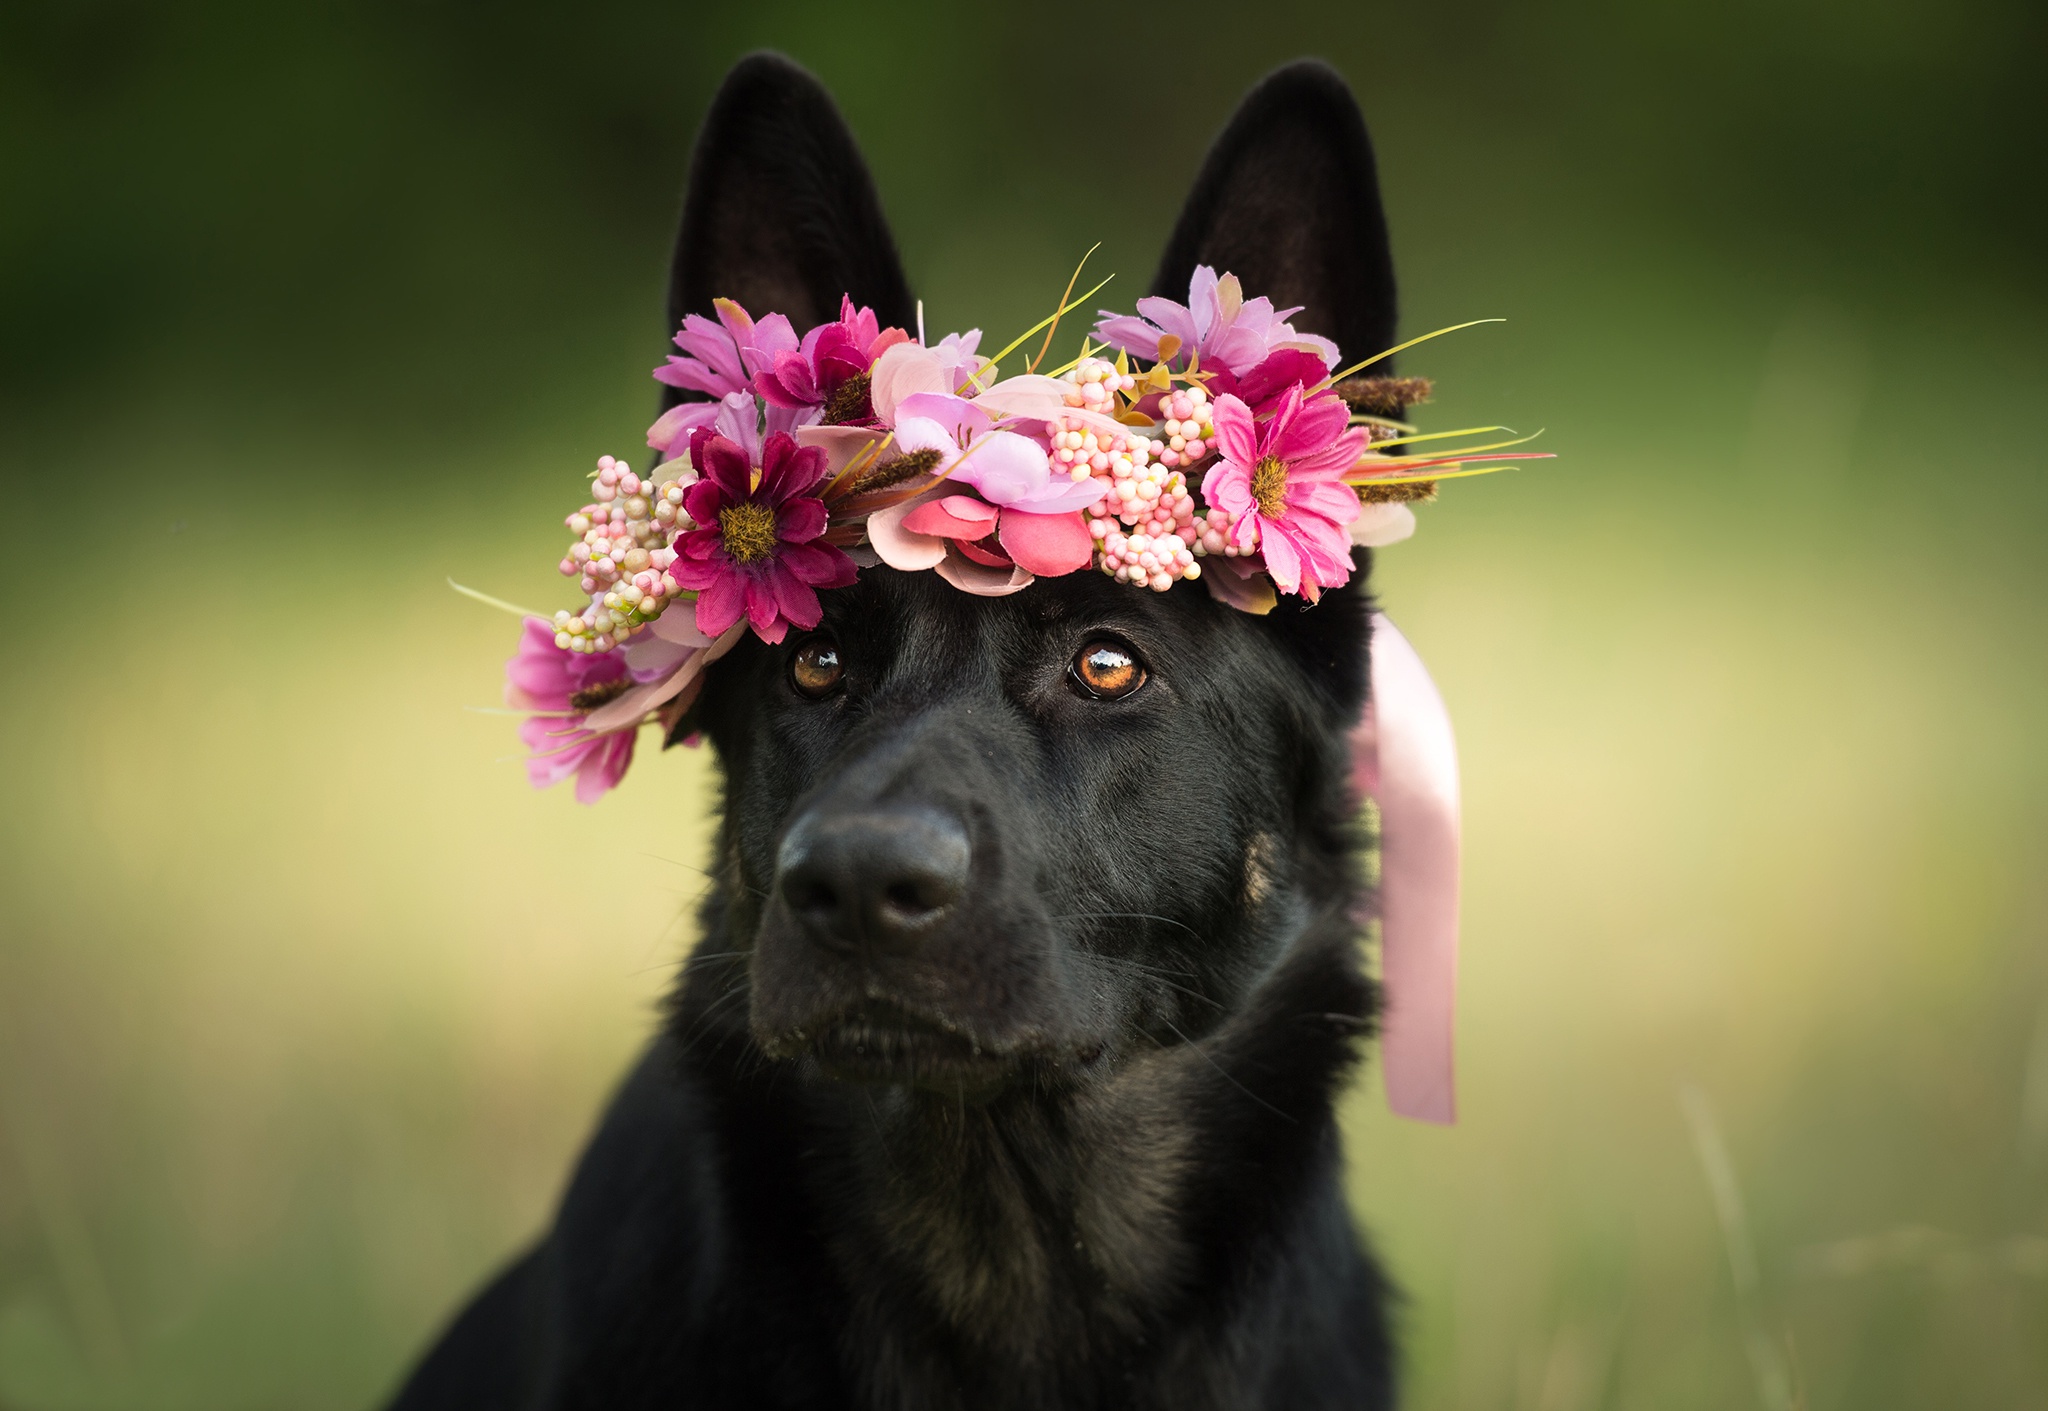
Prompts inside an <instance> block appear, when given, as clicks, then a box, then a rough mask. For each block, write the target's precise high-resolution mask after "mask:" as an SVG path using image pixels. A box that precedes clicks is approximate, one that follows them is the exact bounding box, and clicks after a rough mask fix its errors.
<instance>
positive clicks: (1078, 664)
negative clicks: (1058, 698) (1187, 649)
mask: <svg viewBox="0 0 2048 1411" xmlns="http://www.w3.org/2000/svg"><path fill="white" fill-rule="evenodd" d="M1067 680H1069V681H1070V682H1072V683H1073V686H1074V689H1075V690H1076V691H1079V692H1080V693H1081V694H1082V695H1084V696H1092V697H1094V698H1095V699H1096V700H1098V701H1114V700H1121V699H1122V698H1123V697H1125V696H1128V695H1129V694H1130V693H1131V692H1133V691H1135V690H1137V689H1138V688H1139V687H1140V686H1142V685H1144V684H1145V663H1143V662H1142V661H1139V660H1138V658H1137V657H1136V656H1135V655H1134V654H1133V653H1132V652H1131V649H1130V648H1129V647H1126V646H1125V645H1124V644H1123V643H1121V642H1113V641H1110V640H1109V639H1108V638H1106V637H1098V638H1096V639H1095V640H1094V641H1092V642H1090V643H1089V644H1088V645H1087V646H1085V647H1083V648H1081V650H1080V651H1078V652H1076V653H1075V654H1074V662H1073V665H1071V666H1069V667H1068V668H1067Z"/></svg>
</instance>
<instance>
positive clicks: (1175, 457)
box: [1159, 387, 1216, 466]
mask: <svg viewBox="0 0 2048 1411" xmlns="http://www.w3.org/2000/svg"><path fill="white" fill-rule="evenodd" d="M1159 421H1160V427H1159V429H1160V431H1161V432H1162V433H1163V435H1164V443H1163V444H1162V445H1161V447H1160V449H1159V459H1160V461H1161V463H1162V464H1165V465H1170V466H1172V465H1183V466H1184V465H1193V464H1195V462H1197V461H1199V460H1201V459H1202V457H1204V456H1206V455H1208V454H1209V453H1210V452H1211V451H1213V450H1214V449H1215V447H1216V421H1215V407H1214V406H1213V405H1212V404H1211V403H1210V401H1209V393H1208V391H1207V390H1206V389H1204V388H1202V387H1176V388H1174V389H1173V391H1171V392H1169V393H1166V394H1164V395H1162V396H1161V397H1160V399H1159Z"/></svg>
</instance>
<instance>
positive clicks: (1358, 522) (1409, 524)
mask: <svg viewBox="0 0 2048 1411" xmlns="http://www.w3.org/2000/svg"><path fill="white" fill-rule="evenodd" d="M1414 532H1415V511H1414V510H1412V509H1410V508H1409V507H1408V506H1406V505H1400V504H1374V505H1361V506H1359V512H1358V518H1356V519H1354V520H1352V521H1351V542H1352V543H1354V544H1362V545H1364V546H1365V547H1366V548H1368V549H1381V548H1385V547H1386V546H1387V545H1388V544H1398V543H1400V542H1401V541H1402V540H1403V539H1406V538H1407V537H1408V536H1409V535H1411V534H1413V533H1414Z"/></svg>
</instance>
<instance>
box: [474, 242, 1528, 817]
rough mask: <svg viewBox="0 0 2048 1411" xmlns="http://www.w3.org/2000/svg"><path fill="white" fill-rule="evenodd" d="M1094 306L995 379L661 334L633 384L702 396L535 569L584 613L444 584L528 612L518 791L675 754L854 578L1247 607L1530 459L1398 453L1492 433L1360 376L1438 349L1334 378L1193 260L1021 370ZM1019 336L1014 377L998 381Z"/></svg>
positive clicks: (777, 328) (687, 327) (724, 333)
mask: <svg viewBox="0 0 2048 1411" xmlns="http://www.w3.org/2000/svg"><path fill="white" fill-rule="evenodd" d="M1076 273H1077V277H1078V271H1077V272H1076ZM1101 287H1102V286H1101V285H1097V286H1096V289H1091V290H1089V291H1088V293H1087V294H1084V295H1082V296H1081V297H1080V298H1079V299H1072V300H1069V299H1067V298H1065V297H1063V298H1062V300H1061V303H1060V307H1059V308H1058V309H1057V310H1056V311H1055V312H1054V313H1053V314H1052V315H1051V316H1050V317H1049V318H1047V319H1045V320H1043V321H1041V322H1040V323H1039V324H1038V325H1037V326H1036V327H1034V328H1032V329H1030V330H1028V331H1027V332H1025V333H1024V334H1023V335H1022V336H1020V337H1019V338H1018V339H1016V340H1015V341H1014V342H1012V343H1011V344H1010V345H1009V346H1008V347H1007V348H1005V349H1003V350H1002V352H1000V353H998V354H996V355H995V356H994V357H983V356H981V355H980V354H979V352H978V351H977V349H978V347H979V345H980V341H981V330H979V329H973V330H970V331H969V332H967V333H964V334H963V333H949V334H947V335H946V336H945V337H943V338H941V339H939V340H938V341H937V342H936V343H932V342H928V341H927V340H926V339H925V337H924V329H923V309H922V306H920V308H919V312H918V322H919V328H918V331H917V335H916V336H915V337H913V336H912V335H911V334H910V333H909V332H908V331H907V330H905V329H901V328H886V329H885V328H882V327H881V326H880V324H879V321H878V320H877V319H876V317H875V314H874V311H873V310H871V309H865V308H856V307H855V306H854V303H853V301H852V299H850V298H843V299H842V300H841V303H840V313H839V318H838V320H837V321H836V322H833V323H827V324H822V325H820V326H819V327H817V328H813V329H812V330H811V331H810V332H808V333H806V334H804V335H803V336H802V337H801V338H799V337H798V336H797V333H796V331H795V329H794V328H793V327H792V326H791V324H790V321H789V320H788V319H787V318H786V317H784V316H783V315H781V314H779V313H771V314H767V315H764V316H763V317H760V318H758V319H757V318H755V317H753V316H751V315H750V314H748V313H747V311H746V310H745V309H743V308H741V307H740V306H739V305H738V304H736V303H734V302H732V301H731V300H729V299H720V300H717V301H715V305H714V308H715V312H716V315H717V317H716V318H715V319H711V318H704V317H701V316H699V315H696V314H692V315H690V316H689V317H687V318H685V319H684V320H683V326H682V328H681V329H680V330H679V331H678V332H677V333H676V335H675V343H676V346H677V347H678V348H679V349H680V350H681V352H680V355H671V356H670V357H669V359H668V362H667V364H666V365H665V366H663V367H659V368H656V369H655V370H654V377H655V379H656V380H657V381H659V382H663V383H666V384H667V385H669V386H671V387H675V388H679V389H682V390H683V391H685V392H692V393H698V394H702V397H703V399H702V400H692V401H686V402H683V403H681V404H680V405H678V406H675V407H672V408H670V409H669V410H668V411H667V412H665V413H663V414H662V416H661V418H660V419H659V420H657V421H656V422H655V423H654V425H653V426H652V427H650V428H649V430H648V433H647V444H648V445H649V446H650V447H652V448H653V449H654V450H656V451H657V452H659V453H660V454H661V456H662V457H663V459H662V461H661V463H660V464H659V465H658V466H657V467H656V468H655V469H653V470H651V471H650V472H649V473H648V474H646V475H641V474H638V473H636V472H635V471H634V470H633V468H632V467H631V466H630V465H628V464H626V463H625V462H624V461H619V460H614V459H613V458H612V457H610V456H604V457H602V458H600V459H599V461H598V462H597V469H596V471H595V473H594V475H593V477H592V479H593V483H592V486H591V492H590V493H591V501H590V503H588V504H585V505H584V506H582V507H581V508H580V509H578V510H577V511H575V513H573V514H571V515H569V516H568V518H567V519H566V520H565V523H566V525H567V527H568V529H569V532H570V533H571V534H572V535H573V536H575V537H574V539H573V540H572V542H571V543H570V545H569V548H568V552H567V553H566V554H565V555H564V556H563V558H562V560H561V563H560V564H559V568H560V571H561V573H562V575H563V576H564V577H565V578H573V579H575V580H576V583H577V587H578V588H579V590H580V591H581V592H582V593H583V594H584V595H585V598H586V599H587V605H586V606H584V607H581V608H579V609H578V610H576V611H574V612H571V611H568V610H563V611H560V612H557V613H555V614H554V615H553V617H552V618H551V619H550V618H548V617H544V616H542V615H540V614H538V613H527V612H525V611H524V610H522V609H518V608H511V606H510V605H509V604H504V603H499V602H497V600H496V599H491V598H486V597H485V595H483V594H480V593H475V592H474V591H473V590H470V589H463V588H460V585H456V586H457V587H458V589H460V591H463V592H465V593H469V594H470V595H471V596H473V597H478V598H482V599H484V600H485V601H488V602H491V603H493V604H495V605H497V606H500V607H507V608H509V609H510V610H511V611H514V612H518V613H519V614H520V615H521V616H522V617H524V618H525V630H524V633H523V635H522V637H521V639H520V646H519V654H518V655H517V656H515V657H514V658H512V660H511V661H510V662H509V663H507V666H506V677H507V684H506V698H507V702H508V704H510V705H511V706H512V707H514V708H515V709H516V710H518V711H520V712H521V713H524V714H526V715H527V716H528V718H527V720H526V721H525V723H524V725H523V726H522V727H521V732H520V733H521V737H522V738H523V739H524V741H525V742H526V745H527V747H528V748H529V750H530V751H531V755H530V757H529V758H528V760H527V769H528V773H529V775H530V777H531V778H532V780H533V783H534V785H535V786H536V787H546V786H548V785H551V784H554V783H557V782H559V781H560V780H562V779H564V778H567V777H569V776H570V775H572V774H573V775H575V776H576V779H577V786H576V797H577V798H578V799H579V800H581V801H582V802H585V803H589V802H593V801H595V800H596V799H597V798H598V797H599V796H601V795H602V794H604V793H605V792H606V791H607V790H609V789H611V788H613V787H614V786H616V785H617V784H618V782H619V780H620V779H621V778H622V777H623V776H624V774H625V772H626V769H627V766H628V765H629V764H630V763H631V762H632V758H633V744H634V739H635V737H636V735H637V733H638V730H639V727H640V726H641V725H642V724H644V723H647V722H649V721H657V722H659V723H660V724H661V725H662V727H663V728H664V729H665V730H673V729H674V728H675V726H676V724H677V722H678V721H680V720H681V718H682V716H683V714H684V713H685V712H686V711H687V710H688V709H689V707H690V704H691V702H692V701H693V700H694V699H695V698H696V694H697V692H698V690H700V689H701V687H702V685H703V672H704V669H705V667H707V666H708V665H710V663H712V662H713V661H716V660H717V659H718V658H719V657H720V656H722V655H724V654H725V653H726V652H727V651H729V650H731V648H732V647H733V645H734V644H735V643H736V642H737V641H738V640H739V637H740V635H741V634H742V633H743V632H745V631H748V630H751V631H752V632H753V633H754V634H755V635H756V636H758V637H760V638H761V639H762V640H763V641H765V642H780V641H781V640H782V639H783V638H784V636H785V635H786V634H787V633H788V632H789V630H790V628H792V627H795V628H798V629H807V628H812V627H815V626H817V625H818V622H819V621H820V619H821V617H822V614H823V610H822V608H821V606H820V604H819V601H818V589H820V588H840V587H845V586H847V585H848V584H850V583H852V582H853V581H854V577H855V575H856V574H857V572H858V571H859V570H860V569H861V568H863V567H870V566H873V565H875V564H887V565H888V566H890V567H892V568H898V569H906V570H920V569H931V570H933V571H935V572H936V573H938V574H939V576H940V577H942V578H944V579H945V580H946V581H947V582H948V583H950V584H952V585H953V586H954V587H956V588H959V589H961V590H963V591H965V592H969V593H976V594H981V595H984V596H1001V595H1003V594H1007V593H1014V592H1017V591H1018V590H1019V589H1022V588H1024V587H1026V586H1028V585H1029V584H1030V583H1031V581H1032V580H1033V579H1034V578H1040V577H1058V576H1060V575H1063V574H1068V573H1077V572H1080V571H1082V570H1083V569H1095V570H1097V571H1099V572H1102V573H1105V574H1108V575H1110V576H1111V577H1113V578H1115V579H1116V581H1117V582H1119V583H1128V584H1131V585H1133V586H1134V587H1140V588H1149V589H1151V590H1152V591H1154V592H1165V591H1166V590H1167V589H1169V588H1171V587H1172V586H1173V585H1174V584H1175V583H1178V582H1181V581H1182V580H1187V579H1200V580H1201V581H1202V582H1203V583H1205V584H1207V585H1208V589H1209V591H1210V593H1212V594H1213V595H1214V596H1215V597H1217V598H1218V599H1220V600H1222V601H1223V602H1225V603H1227V604H1229V605H1230V606H1232V607H1234V608H1238V609H1241V610H1243V611H1246V612H1252V613H1262V612H1267V611H1270V610H1271V609H1272V608H1273V606H1274V605H1275V603H1276V602H1277V601H1278V595H1279V594H1290V595H1298V596H1300V597H1302V598H1304V599H1307V600H1308V601H1310V602H1314V601H1315V600H1316V598H1317V597H1318V596H1319V595H1320V594H1321V593H1322V592H1323V591H1324V590H1326V589H1330V588H1337V587H1341V586H1343V584H1344V583H1345V582H1346V581H1348V580H1349V578H1350V576H1351V571H1352V565H1351V548H1352V546H1353V545H1365V546H1369V547H1377V546H1380V545H1384V544H1392V543H1396V542H1398V541H1400V540H1402V539H1405V538H1407V537H1408V536H1409V535H1410V534H1412V533H1413V532H1414V530H1415V515H1414V512H1413V510H1412V509H1411V508H1410V505H1411V504H1413V503H1414V502H1416V501H1421V500H1429V499H1433V498H1435V496H1436V487H1437V484H1438V482H1439V481H1442V480H1449V479H1455V478H1458V477H1461V476H1469V475H1480V474H1486V473H1488V472H1490V471H1494V470H1500V469H1505V468H1506V465H1505V462H1508V461H1513V460H1521V459H1528V458H1531V457H1532V454H1533V453H1527V452H1522V453H1507V454H1499V453H1500V452H1502V451H1504V449H1505V448H1506V447H1509V446H1514V445H1518V444H1520V443H1521V442H1522V441H1526V440H1527V439H1529V438H1527V437H1522V438H1518V439H1517V440H1512V441H1501V442H1494V443H1491V444H1487V445H1466V446H1460V447H1458V448H1457V449H1455V450H1452V451H1446V452H1444V453H1442V454H1434V455H1422V456H1411V455H1408V454H1406V448H1407V447H1409V446H1410V445H1413V444H1414V443H1417V442H1424V441H1433V440H1442V439H1445V438H1450V437H1459V436H1469V435H1475V434H1481V433H1485V432H1494V431H1501V430H1505V429H1506V428H1503V427H1471V428H1466V429H1465V430H1463V431H1451V432H1437V433H1434V434H1431V435H1423V434H1420V433H1418V432H1417V431H1416V429H1415V428H1414V427H1413V426H1410V425H1408V424H1407V423H1406V422H1404V421H1403V420H1401V417H1402V415H1403V413H1404V412H1405V411H1406V410H1407V408H1408V407H1409V406H1410V405H1411V404H1413V403H1416V402H1419V401H1422V400H1424V399H1425V398H1426V397H1427V396H1428V393H1429V383H1428V382H1427V381H1426V380H1424V379H1420V378H1392V377H1365V376H1361V375H1360V374H1362V373H1363V371H1364V369H1366V368H1368V367H1370V366H1371V365H1373V364H1374V363H1378V362H1380V361H1382V360H1384V359H1385V358H1387V357H1390V356H1391V355H1392V354H1394V353H1397V352H1400V351H1402V350H1403V349H1405V348H1408V347H1412V346H1414V344H1416V343H1420V342H1423V341H1425V339H1426V338H1434V337H1436V336H1438V334H1437V333H1431V334H1426V335H1424V337H1423V338H1416V339H1412V340H1410V341H1409V342H1407V343H1403V344H1401V345H1400V346H1399V347H1396V348H1390V349H1388V350H1387V351H1386V352H1384V353H1380V354H1378V355H1377V356H1375V357H1372V358H1368V359H1366V360H1365V361H1364V362H1361V363H1358V364H1355V365H1354V366H1352V367H1349V368H1345V369H1342V370H1337V362H1338V351H1337V345H1336V344H1334V343H1332V342H1331V341H1330V340H1329V339H1327V338H1322V337H1319V336H1317V335H1316V334H1313V333H1305V332H1302V331H1300V330H1298V329H1296V328H1295V327H1294V326H1293V325H1292V324H1290V323H1289V322H1288V320H1289V319H1290V318H1292V317H1293V316H1294V315H1295V314H1297V313H1299V312H1300V309H1298V308H1294V309H1276V308H1275V307H1274V306H1273V304H1272V301H1271V300H1269V299H1266V298H1252V299H1247V298H1245V297H1244V291H1243V289H1242V287H1241V286H1240V285H1239V282H1238V280H1237V278H1236V277H1235V276H1234V275H1230V274H1225V275H1222V276H1221V277H1218V275H1217V274H1216V272H1215V271H1214V270H1213V269H1211V268H1209V267H1208V266H1206V265H1204V266H1197V267H1196V269H1195V273H1194V279H1193V281H1192V283H1191V284H1190V286H1189V289H1188V302H1187V303H1185V304H1179V303H1175V302H1174V301H1173V300H1171V299H1164V298H1146V299H1140V300H1139V301H1138V312H1137V313H1136V314H1135V315H1114V314H1109V313H1107V312H1105V313H1103V315H1102V317H1101V319H1100V321H1099V322H1098V323H1097V324H1096V325H1095V328H1094V331H1093V338H1092V339H1090V338H1084V339H1083V340H1082V343H1081V350H1080V354H1079V356H1078V357H1076V358H1075V359H1074V360H1073V361H1072V362H1070V363H1068V364H1067V365H1066V366H1064V367H1060V368H1056V369H1054V370H1053V371H1051V372H1040V371H1038V368H1039V366H1040V364H1042V363H1043V362H1044V361H1045V360H1046V354H1047V352H1048V350H1049V349H1050V348H1051V346H1052V340H1053V335H1054V334H1055V333H1056V332H1057V330H1058V324H1059V320H1060V318H1061V317H1062V316H1064V315H1065V314H1067V313H1070V312H1072V311H1073V310H1074V309H1075V308H1076V307H1077V306H1079V304H1080V303H1082V302H1083V301H1085V300H1086V299H1087V298H1089V297H1090V296H1092V295H1093V294H1094V293H1095V292H1096V290H1099V289H1100V288H1101ZM1067 292H1068V294H1070V295H1071V293H1072V292H1073V283H1072V282H1070V283H1069V284H1068V288H1067ZM1480 321H1481V322H1487V321H1489V320H1480ZM1471 326H1472V325H1471V324H1459V325H1456V327H1457V328H1469V327H1471ZM1041 329H1042V330H1044V331H1045V340H1044V343H1043V344H1042V345H1041V347H1040V348H1039V351H1038V354H1037V356H1036V357H1034V358H1031V359H1030V360H1029V361H1028V362H1027V363H1026V365H1025V370H1024V371H1023V372H1021V373H1018V374H1015V375H1012V376H1008V377H1004V376H1000V375H999V369H1000V365H1001V364H1002V362H1003V360H1004V359H1005V358H1007V357H1009V356H1010V354H1012V353H1014V352H1016V351H1017V350H1018V349H1019V348H1020V347H1021V346H1023V344H1024V343H1025V342H1026V341H1027V340H1028V339H1030V338H1031V337H1033V336H1034V335H1036V334H1037V333H1038V332H1039V331H1040V330H1041ZM1453 331H1455V330H1454V329H1441V330H1438V333H1449V332H1453ZM1112 352H1114V354H1115V356H1114V358H1111V357H1109V356H1106V355H1107V354H1109V353H1112ZM1482 455H1483V456H1485V457H1486V463H1483V464H1482V463H1475V462H1474V460H1473V457H1475V456H1482Z"/></svg>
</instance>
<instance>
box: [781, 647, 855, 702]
mask: <svg viewBox="0 0 2048 1411" xmlns="http://www.w3.org/2000/svg"><path fill="white" fill-rule="evenodd" d="M844 675H846V668H845V667H844V666H842V665H841V664H840V661H839V644H838V643H837V642H835V641H833V640H832V639H831V638H830V637H812V638H810V639H809V640H807V641H806V642H804V644H803V645H802V646H800V647H798V648H797V649H796V655H795V656H793V657H791V658H790V659H789V684H790V685H792V686H794V687H796V688H797V690H798V691H799V692H800V693H802V694H803V695H806V696H809V697H810V698H811V699H812V700H817V699H819V698H820V697H823V696H829V695H831V694H832V692H833V691H834V690H835V689H836V688H837V687H838V685H839V680H840V678H841V677H843V676H844Z"/></svg>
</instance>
